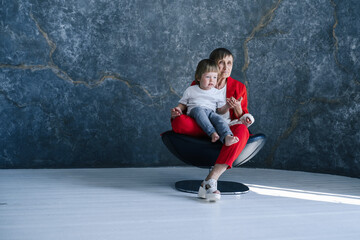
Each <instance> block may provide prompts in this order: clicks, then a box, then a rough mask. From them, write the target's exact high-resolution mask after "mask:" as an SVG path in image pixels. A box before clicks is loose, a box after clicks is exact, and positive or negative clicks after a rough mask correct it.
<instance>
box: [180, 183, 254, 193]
mask: <svg viewBox="0 0 360 240" xmlns="http://www.w3.org/2000/svg"><path fill="white" fill-rule="evenodd" d="M201 182H202V180H183V181H178V182H176V183H175V188H176V189H177V190H179V191H182V192H187V193H196V194H197V193H198V191H199V187H200V184H201ZM217 188H218V190H219V191H220V192H221V195H240V194H243V193H247V192H248V191H249V188H248V186H246V185H244V184H242V183H238V182H230V181H218V185H217Z"/></svg>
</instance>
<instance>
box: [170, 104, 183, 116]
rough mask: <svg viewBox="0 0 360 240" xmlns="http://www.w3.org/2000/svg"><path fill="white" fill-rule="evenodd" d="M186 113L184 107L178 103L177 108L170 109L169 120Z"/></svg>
mask: <svg viewBox="0 0 360 240" xmlns="http://www.w3.org/2000/svg"><path fill="white" fill-rule="evenodd" d="M185 111H186V105H184V104H182V103H179V105H177V107H174V108H172V109H171V118H176V117H178V116H180V115H181V114H183V112H185Z"/></svg>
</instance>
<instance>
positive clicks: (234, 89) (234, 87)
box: [226, 77, 249, 120]
mask: <svg viewBox="0 0 360 240" xmlns="http://www.w3.org/2000/svg"><path fill="white" fill-rule="evenodd" d="M226 92H227V94H226V97H227V98H230V97H234V98H236V99H237V100H238V99H239V98H241V97H242V98H243V100H242V101H241V108H242V110H243V114H242V115H244V114H245V113H249V110H248V100H247V91H246V87H245V85H244V84H243V83H241V82H239V81H237V80H235V79H233V78H231V77H229V78H228V80H227V89H226ZM242 115H241V116H242ZM241 116H239V117H237V116H236V115H235V112H234V110H232V109H230V118H231V120H233V119H237V118H240V117H241Z"/></svg>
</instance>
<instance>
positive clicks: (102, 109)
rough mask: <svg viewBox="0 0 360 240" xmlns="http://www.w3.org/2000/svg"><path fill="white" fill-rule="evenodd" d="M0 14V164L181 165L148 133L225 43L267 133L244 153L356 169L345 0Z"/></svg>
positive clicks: (99, 4) (161, 1) (52, 6)
mask: <svg viewBox="0 0 360 240" xmlns="http://www.w3.org/2000/svg"><path fill="white" fill-rule="evenodd" d="M0 15H1V24H0V32H1V35H0V44H1V45H0V118H1V121H0V167H1V168H43V167H46V168H47V167H49V168H53V167H128V166H131V167H140V166H174V165H183V163H182V162H180V161H179V160H177V159H176V158H175V157H173V156H172V155H171V154H170V153H169V152H168V151H167V149H166V148H165V147H164V146H163V144H162V142H161V139H160V135H159V134H160V133H161V132H163V131H166V130H168V129H170V127H171V126H170V121H169V109H170V108H171V107H173V106H175V105H176V104H177V101H178V99H179V98H180V96H181V94H182V92H183V91H184V90H185V88H186V87H187V86H188V85H189V84H190V82H191V81H192V79H193V75H194V70H195V67H196V64H197V62H198V61H199V60H201V59H202V58H206V57H208V55H209V53H210V52H211V50H213V49H214V48H217V47H226V48H229V49H230V50H231V51H232V52H233V53H234V55H235V65H234V70H233V74H232V76H233V77H234V78H235V79H238V80H239V81H241V82H243V83H245V84H246V86H247V87H248V95H249V110H250V112H251V113H252V114H253V115H254V116H255V119H256V122H255V124H254V125H253V126H252V127H251V129H252V131H253V132H254V133H255V132H263V133H265V134H266V135H267V136H268V142H267V144H266V146H265V147H264V149H263V150H262V151H261V152H260V153H259V154H258V155H257V156H256V157H255V158H254V159H253V160H252V161H251V162H249V163H247V164H246V165H245V166H244V167H267V168H280V169H291V170H304V171H315V172H327V173H334V174H343V175H348V176H356V177H359V176H360V163H359V161H360V150H359V143H360V124H359V122H358V119H359V116H360V96H359V92H360V91H359V90H360V80H359V71H360V70H359V69H360V63H359V59H360V50H359V49H360V37H359V36H360V2H359V1H357V0H344V1H340V0H338V1H335V0H334V1H331V0H305V1H298V0H283V1H277V0H273V1H269V0H256V1H255V0H242V1H238V0H227V1H190V0H189V1H186V0H180V1H178V0H177V1H175V0H173V1H166V0H154V1H147V0H143V1H125V0H124V1H112V0H102V1H88V0H68V1H61V0H53V1H45V0H18V1H12V0H6V1H2V6H1V9H0Z"/></svg>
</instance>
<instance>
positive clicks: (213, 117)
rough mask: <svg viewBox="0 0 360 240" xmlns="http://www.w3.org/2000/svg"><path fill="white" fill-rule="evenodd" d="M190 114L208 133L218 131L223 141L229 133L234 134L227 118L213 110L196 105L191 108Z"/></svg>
mask: <svg viewBox="0 0 360 240" xmlns="http://www.w3.org/2000/svg"><path fill="white" fill-rule="evenodd" d="M189 116H190V117H192V118H194V119H195V121H196V123H197V124H198V125H199V126H200V127H201V129H202V130H204V132H205V133H206V134H207V135H209V136H211V134H213V133H214V132H217V133H218V134H219V136H220V141H221V142H223V143H224V140H225V137H226V136H227V135H233V133H232V132H231V130H230V127H229V125H228V123H227V122H226V121H225V119H224V118H223V117H221V116H220V115H219V114H217V113H216V112H214V111H213V110H210V109H208V108H203V107H195V108H193V109H191V111H190V113H189Z"/></svg>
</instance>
